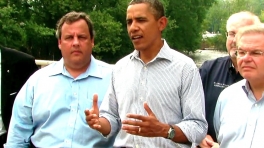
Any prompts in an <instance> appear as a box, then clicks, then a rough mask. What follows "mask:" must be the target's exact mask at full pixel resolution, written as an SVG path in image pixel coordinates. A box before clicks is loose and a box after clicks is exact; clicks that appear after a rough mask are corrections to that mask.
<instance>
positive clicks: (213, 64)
mask: <svg viewBox="0 0 264 148" xmlns="http://www.w3.org/2000/svg"><path fill="white" fill-rule="evenodd" d="M257 23H260V20H259V18H258V17H257V16H256V15H254V14H252V13H251V12H248V11H243V12H238V13H235V14H232V15H231V16H230V17H229V18H228V20H227V23H226V31H227V32H226V36H227V38H226V48H227V51H228V54H229V56H225V57H220V58H217V59H214V60H209V61H205V62H204V63H203V64H202V66H201V67H200V69H199V71H200V75H201V78H202V83H203V88H204V94H205V111H206V120H207V122H208V132H207V136H206V138H205V139H204V140H203V141H202V142H201V143H200V147H202V148H209V147H210V148H211V147H212V146H213V145H214V144H217V143H215V142H214V141H216V135H215V130H214V126H213V116H214V110H215V106H216V102H217V99H218V96H219V94H220V93H221V91H222V90H223V89H224V88H226V87H228V86H229V85H231V84H233V83H235V82H237V81H239V80H241V79H243V78H242V76H241V75H240V74H239V72H238V70H237V63H236V56H235V50H236V45H235V38H234V37H235V35H236V33H237V32H238V29H239V28H242V27H244V26H249V25H253V24H257ZM234 93H235V92H234Z"/></svg>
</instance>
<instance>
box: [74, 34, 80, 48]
mask: <svg viewBox="0 0 264 148" xmlns="http://www.w3.org/2000/svg"><path fill="white" fill-rule="evenodd" d="M79 43H80V42H79V39H78V37H77V36H76V35H75V36H74V38H73V46H78V45H79Z"/></svg>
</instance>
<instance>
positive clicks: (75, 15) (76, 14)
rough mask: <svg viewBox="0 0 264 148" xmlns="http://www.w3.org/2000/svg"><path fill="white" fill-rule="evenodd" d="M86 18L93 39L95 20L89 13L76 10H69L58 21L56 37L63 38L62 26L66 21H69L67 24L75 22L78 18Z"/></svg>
mask: <svg viewBox="0 0 264 148" xmlns="http://www.w3.org/2000/svg"><path fill="white" fill-rule="evenodd" d="M81 19H83V20H85V22H86V23H87V25H88V28H89V33H90V36H91V39H93V38H94V34H95V33H94V27H93V22H92V20H91V19H90V17H89V15H87V14H86V13H84V12H75V11H72V12H69V13H67V14H65V15H64V16H63V17H62V18H61V19H60V20H59V21H58V23H57V30H56V37H57V38H58V39H60V38H61V28H62V25H63V24H64V23H67V24H71V23H74V22H76V21H78V20H81Z"/></svg>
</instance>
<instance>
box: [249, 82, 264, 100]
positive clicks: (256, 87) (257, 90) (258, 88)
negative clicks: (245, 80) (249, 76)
mask: <svg viewBox="0 0 264 148" xmlns="http://www.w3.org/2000/svg"><path fill="white" fill-rule="evenodd" d="M249 85H250V89H251V90H252V92H253V94H254V96H255V98H256V99H257V101H258V100H260V99H261V97H262V93H263V92H264V83H263V81H258V82H249Z"/></svg>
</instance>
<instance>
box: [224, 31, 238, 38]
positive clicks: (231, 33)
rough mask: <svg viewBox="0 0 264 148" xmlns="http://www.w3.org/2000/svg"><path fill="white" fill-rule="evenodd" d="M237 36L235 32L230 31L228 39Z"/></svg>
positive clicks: (227, 33)
mask: <svg viewBox="0 0 264 148" xmlns="http://www.w3.org/2000/svg"><path fill="white" fill-rule="evenodd" d="M235 36H236V33H235V32H233V31H228V32H226V37H231V38H234V37H235Z"/></svg>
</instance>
